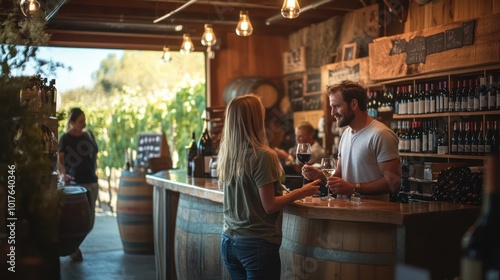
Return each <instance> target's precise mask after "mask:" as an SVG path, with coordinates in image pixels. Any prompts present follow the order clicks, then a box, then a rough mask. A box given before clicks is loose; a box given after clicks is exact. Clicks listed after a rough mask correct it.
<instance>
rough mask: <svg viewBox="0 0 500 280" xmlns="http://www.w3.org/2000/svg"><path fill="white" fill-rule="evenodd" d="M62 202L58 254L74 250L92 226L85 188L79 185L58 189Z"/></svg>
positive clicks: (66, 253) (68, 253)
mask: <svg viewBox="0 0 500 280" xmlns="http://www.w3.org/2000/svg"><path fill="white" fill-rule="evenodd" d="M59 192H60V193H61V195H62V196H61V197H62V199H63V200H64V204H63V205H62V208H61V215H60V222H59V255H60V256H68V255H70V254H72V253H74V252H75V251H76V249H78V247H79V246H80V244H81V243H82V242H83V240H84V239H85V237H86V236H87V234H88V233H89V232H90V229H91V228H92V225H91V221H90V206H89V201H88V198H87V190H86V189H85V188H84V187H80V186H66V187H62V188H60V189H59Z"/></svg>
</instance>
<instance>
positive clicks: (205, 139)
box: [196, 119, 214, 178]
mask: <svg viewBox="0 0 500 280" xmlns="http://www.w3.org/2000/svg"><path fill="white" fill-rule="evenodd" d="M204 122H205V124H204V129H203V133H202V134H201V136H200V139H199V140H198V155H199V156H201V157H202V158H203V165H202V170H203V174H204V177H206V178H210V160H211V159H212V156H213V155H214V148H213V144H212V138H211V137H210V134H209V132H208V120H207V119H204ZM196 168H198V166H196ZM200 168H201V167H200Z"/></svg>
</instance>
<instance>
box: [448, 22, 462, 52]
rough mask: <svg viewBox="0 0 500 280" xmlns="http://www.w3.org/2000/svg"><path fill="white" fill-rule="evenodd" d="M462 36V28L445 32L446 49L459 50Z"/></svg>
mask: <svg viewBox="0 0 500 280" xmlns="http://www.w3.org/2000/svg"><path fill="white" fill-rule="evenodd" d="M463 35H464V34H463V28H462V27H457V28H453V29H449V30H446V49H447V50H449V49H455V48H461V47H462V42H463V41H462V40H463V37H464V36H463Z"/></svg>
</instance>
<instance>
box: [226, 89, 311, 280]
mask: <svg viewBox="0 0 500 280" xmlns="http://www.w3.org/2000/svg"><path fill="white" fill-rule="evenodd" d="M264 118H265V109H264V106H263V105H262V103H261V101H260V98H259V97H258V96H256V95H254V94H248V95H243V96H239V97H236V98H234V99H233V100H232V101H231V102H230V103H229V104H228V106H227V109H226V116H225V123H224V128H223V131H222V139H221V144H220V148H219V154H218V156H217V160H218V166H217V173H218V176H219V181H220V182H221V183H222V184H223V185H224V206H223V213H224V223H223V232H222V236H221V256H222V260H223V261H224V264H225V266H226V268H227V269H228V271H229V273H230V274H231V278H232V279H233V280H237V279H280V273H281V261H280V256H279V247H280V245H281V238H282V232H281V222H282V209H283V208H284V207H285V206H286V205H288V204H290V203H292V202H293V201H295V200H297V199H301V198H304V197H306V196H311V195H314V194H318V193H319V186H317V184H318V183H319V182H320V180H316V181H313V182H312V183H309V184H307V185H304V186H303V187H302V188H299V189H295V190H293V191H292V192H290V193H288V194H286V195H282V188H281V183H280V179H284V177H285V176H284V172H283V168H282V167H281V165H280V162H279V160H278V157H277V155H276V153H275V152H274V151H273V149H272V148H270V147H269V145H268V142H267V136H266V128H265V125H264Z"/></svg>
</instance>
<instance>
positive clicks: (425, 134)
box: [422, 122, 429, 153]
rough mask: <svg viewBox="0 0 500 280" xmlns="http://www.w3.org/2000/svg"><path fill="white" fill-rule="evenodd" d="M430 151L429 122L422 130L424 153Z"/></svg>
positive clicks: (425, 123)
mask: <svg viewBox="0 0 500 280" xmlns="http://www.w3.org/2000/svg"><path fill="white" fill-rule="evenodd" d="M428 151H429V122H424V127H423V129H422V153H427V152H428Z"/></svg>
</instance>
